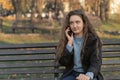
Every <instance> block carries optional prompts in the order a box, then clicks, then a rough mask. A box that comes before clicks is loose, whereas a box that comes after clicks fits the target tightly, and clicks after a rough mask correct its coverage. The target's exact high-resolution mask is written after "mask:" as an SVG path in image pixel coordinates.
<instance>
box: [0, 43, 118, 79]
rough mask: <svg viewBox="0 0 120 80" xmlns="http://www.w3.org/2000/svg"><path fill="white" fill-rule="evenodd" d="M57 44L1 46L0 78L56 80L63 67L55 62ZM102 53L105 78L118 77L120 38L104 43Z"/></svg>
mask: <svg viewBox="0 0 120 80" xmlns="http://www.w3.org/2000/svg"><path fill="white" fill-rule="evenodd" d="M56 46H57V43H36V44H35V43H34V44H6V45H0V80H1V79H2V80H3V79H4V80H7V79H8V80H59V79H58V77H60V75H61V73H62V72H63V70H64V67H58V66H57V65H56V64H55V62H54V60H55V55H56V54H55V52H56ZM102 52H103V66H102V72H103V74H104V75H105V76H106V77H105V78H106V80H107V79H108V80H109V79H111V80H119V79H120V77H119V74H120V41H118V42H115V41H114V42H103V49H102ZM107 76H109V77H107Z"/></svg>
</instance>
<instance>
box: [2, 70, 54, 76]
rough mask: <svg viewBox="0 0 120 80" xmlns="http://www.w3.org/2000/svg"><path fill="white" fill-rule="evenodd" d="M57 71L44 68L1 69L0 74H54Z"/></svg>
mask: <svg viewBox="0 0 120 80" xmlns="http://www.w3.org/2000/svg"><path fill="white" fill-rule="evenodd" d="M54 73H56V71H55V70H54V69H43V70H33V69H29V70H23V69H17V70H0V75H2V74H54Z"/></svg>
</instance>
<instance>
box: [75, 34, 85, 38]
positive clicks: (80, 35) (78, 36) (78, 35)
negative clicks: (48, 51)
mask: <svg viewBox="0 0 120 80" xmlns="http://www.w3.org/2000/svg"><path fill="white" fill-rule="evenodd" d="M74 36H75V37H77V38H80V37H82V36H83V34H75V35H74Z"/></svg>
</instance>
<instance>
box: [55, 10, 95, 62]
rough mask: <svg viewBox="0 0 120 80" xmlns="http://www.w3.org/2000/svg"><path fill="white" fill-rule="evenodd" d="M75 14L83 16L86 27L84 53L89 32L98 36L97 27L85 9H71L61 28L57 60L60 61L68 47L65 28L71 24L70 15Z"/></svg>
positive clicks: (84, 30)
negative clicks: (89, 18)
mask: <svg viewBox="0 0 120 80" xmlns="http://www.w3.org/2000/svg"><path fill="white" fill-rule="evenodd" d="M73 15H77V16H79V17H81V18H82V20H83V23H84V27H83V39H84V41H83V46H82V52H83V53H84V51H83V50H84V49H83V48H84V47H85V45H86V40H87V39H88V34H89V33H91V34H92V35H93V36H95V37H97V33H96V32H95V29H94V28H93V26H92V24H91V23H90V21H89V20H88V18H87V16H86V14H85V12H84V11H83V10H73V11H70V12H69V13H68V14H67V15H66V18H65V21H64V24H63V27H62V30H61V39H60V40H59V43H58V46H57V52H56V56H57V57H56V61H58V60H59V59H60V57H61V55H62V54H64V53H63V51H64V49H65V47H66V44H67V41H68V40H67V37H66V36H65V30H66V29H67V27H69V26H70V21H69V20H70V17H71V16H73Z"/></svg>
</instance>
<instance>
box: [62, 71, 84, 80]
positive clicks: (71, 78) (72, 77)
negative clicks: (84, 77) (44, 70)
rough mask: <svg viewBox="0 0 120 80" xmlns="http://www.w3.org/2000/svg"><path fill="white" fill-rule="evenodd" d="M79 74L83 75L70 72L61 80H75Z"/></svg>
mask: <svg viewBox="0 0 120 80" xmlns="http://www.w3.org/2000/svg"><path fill="white" fill-rule="evenodd" d="M79 74H84V73H80V72H76V71H72V73H71V74H70V75H68V76H66V77H64V78H63V79H62V80H76V77H77V76H79Z"/></svg>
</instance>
